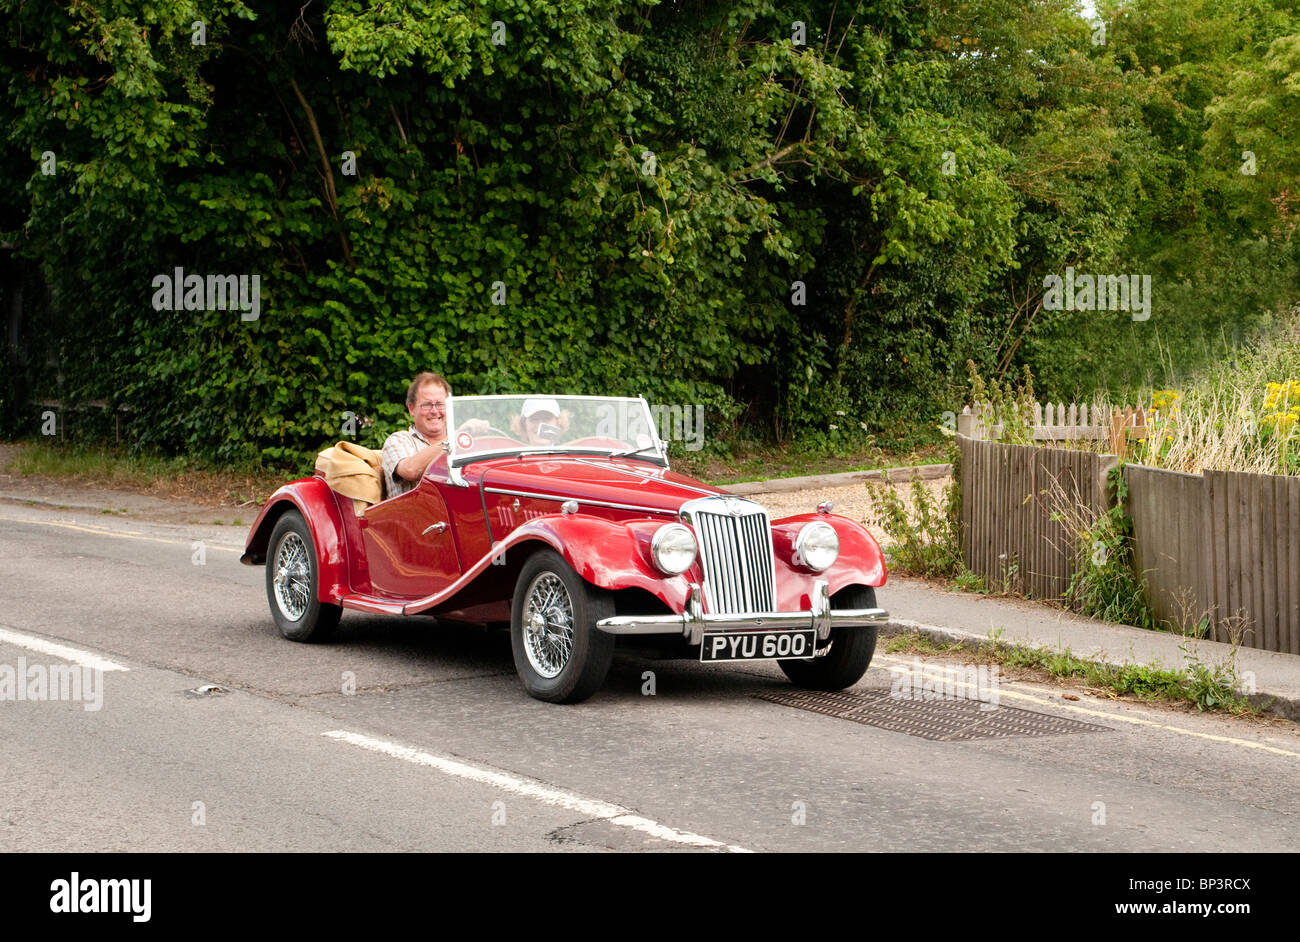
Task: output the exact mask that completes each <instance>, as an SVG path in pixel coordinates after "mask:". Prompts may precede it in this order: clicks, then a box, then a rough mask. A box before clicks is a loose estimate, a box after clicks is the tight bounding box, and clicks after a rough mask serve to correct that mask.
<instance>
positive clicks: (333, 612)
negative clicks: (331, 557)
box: [266, 510, 343, 641]
mask: <svg viewBox="0 0 1300 942" xmlns="http://www.w3.org/2000/svg"><path fill="white" fill-rule="evenodd" d="M268 545H269V548H270V553H269V554H268V556H267V560H266V598H267V601H268V602H270V605H271V617H272V618H273V619H274V620H275V624H276V627H277V628H279V629H280V634H282V635H283V636H284V637H286V638H288V639H289V640H290V641H323V640H324V639H325V638H327V637H329V635H330V634H331V633H332V632H333V631H334V628H335V626H337V625H338V623H339V616H340V615H342V613H343V609H342V608H340V607H339V606H338V605H336V604H332V603H330V602H327V601H321V599H320V598H318V595H319V592H318V591H317V590H318V581H319V569H318V564H317V561H316V544H315V542H314V541H313V539H312V535H311V529H310V528H309V527H308V526H307V521H306V520H304V519H303V516H302V514H300V513H299V512H298V511H297V510H288V511H285V513H284V514H282V515H281V516H280V519H279V520H277V521H276V523H275V528H274V529H273V530H272V531H271V539H270V542H269V544H268Z"/></svg>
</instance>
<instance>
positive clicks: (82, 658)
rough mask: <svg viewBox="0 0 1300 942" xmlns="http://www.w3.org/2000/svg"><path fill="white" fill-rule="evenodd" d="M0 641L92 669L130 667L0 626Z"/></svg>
mask: <svg viewBox="0 0 1300 942" xmlns="http://www.w3.org/2000/svg"><path fill="white" fill-rule="evenodd" d="M0 642H5V643H8V644H16V645H17V646H18V647H20V648H26V649H27V650H29V651H36V652H39V653H40V654H48V655H50V656H51V657H57V658H62V659H63V660H65V661H71V662H72V663H73V664H80V665H81V666H82V667H89V668H91V669H92V670H98V671H129V670H130V669H131V668H129V667H123V666H122V665H121V664H117V663H115V662H113V661H110V660H108V659H107V658H103V657H100V656H99V655H98V654H92V653H90V652H89V651H82V650H80V649H78V648H70V647H68V646H67V645H66V644H56V643H55V642H53V641H46V640H45V639H44V638H37V637H34V636H32V635H25V634H22V633H21V632H18V631H14V630H13V629H11V628H3V627H0Z"/></svg>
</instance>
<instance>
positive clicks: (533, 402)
mask: <svg viewBox="0 0 1300 942" xmlns="http://www.w3.org/2000/svg"><path fill="white" fill-rule="evenodd" d="M538 412H549V413H551V415H554V416H558V415H559V414H560V404H559V403H558V402H556V401H555V400H554V399H525V400H524V407H523V409H521V410H520V414H521V415H523V417H524V418H525V419H527V418H531V417H532V416H534V415H536V414H537V413H538Z"/></svg>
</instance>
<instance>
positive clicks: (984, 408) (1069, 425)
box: [957, 402, 1149, 456]
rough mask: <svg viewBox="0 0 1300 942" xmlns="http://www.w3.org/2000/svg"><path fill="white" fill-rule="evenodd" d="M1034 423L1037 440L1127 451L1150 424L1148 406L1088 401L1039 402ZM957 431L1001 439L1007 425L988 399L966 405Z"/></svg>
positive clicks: (1014, 407)
mask: <svg viewBox="0 0 1300 942" xmlns="http://www.w3.org/2000/svg"><path fill="white" fill-rule="evenodd" d="M1019 411H1020V408H1019V405H1017V404H1013V405H1012V406H1011V412H1012V416H1013V419H1014V420H1016V421H1018V420H1019ZM1033 412H1034V414H1033V426H1032V431H1031V434H1030V438H1031V440H1032V441H1036V442H1063V441H1105V442H1107V443H1108V444H1109V446H1110V451H1111V452H1112V453H1114V454H1117V455H1121V456H1122V455H1124V454H1126V453H1127V451H1128V442H1129V441H1130V440H1132V439H1143V438H1146V436H1147V431H1148V428H1149V424H1148V421H1147V420H1148V418H1149V416H1148V414H1147V410H1146V409H1145V408H1144V407H1142V406H1138V407H1137V408H1136V409H1135V408H1134V407H1132V406H1128V407H1127V408H1124V409H1120V408H1119V407H1117V406H1115V407H1111V408H1110V409H1106V408H1100V407H1089V406H1088V404H1087V403H1083V404H1080V403H1074V402H1072V403H1070V405H1069V406H1068V407H1067V406H1066V405H1065V404H1064V403H1060V402H1058V403H1056V404H1052V403H1050V402H1049V403H1046V404H1044V403H1041V402H1035V403H1034V409H1033ZM957 431H958V432H960V433H961V434H963V435H965V436H966V437H968V438H974V439H981V440H997V439H1000V438H1002V436H1003V432H1004V431H1005V429H1004V427H1003V426H1002V424H1000V423H995V422H994V416H993V410H992V407H991V406H989V405H988V403H977V404H976V405H974V406H965V407H964V408H963V409H962V410H961V415H960V416H959V417H958V419H957Z"/></svg>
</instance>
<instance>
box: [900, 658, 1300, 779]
mask: <svg viewBox="0 0 1300 942" xmlns="http://www.w3.org/2000/svg"><path fill="white" fill-rule="evenodd" d="M876 660H877V661H890V662H894V663H896V664H898V665H899V666H900V667H902V668H907V669H911V666H912V664H911V662H910V661H906V660H904V659H903V658H901V657H897V656H894V655H889V654H882V655H878V656H877V657H876ZM922 663H924V664H926V665H927V666H930V667H936V668H939V669H940V670H943V671H946V672H950V673H960V668H955V667H946V666H944V665H941V664H933V663H932V662H925V661H923V662H922ZM890 669H891V670H894V669H895V668H890ZM945 683H946V682H945ZM953 683H954V686H958V687H970V686H971V685H970V684H967V683H964V682H963V681H960V680H956V679H954V682H953ZM1021 683H1023V681H1022V682H1021ZM971 689H972V690H974V689H975V688H973V687H972V688H971ZM1031 689H1033V688H1031ZM1038 689H1043V688H1038ZM1043 692H1044V693H1046V694H1048V696H1047V697H1036V696H1033V695H1031V694H1027V693H1019V692H1017V691H1014V690H1007V689H1006V688H1005V686H1002V685H999V686H998V698H999V699H1001V698H1002V697H1010V698H1011V699H1013V700H1028V701H1030V702H1032V703H1038V704H1041V705H1043V706H1051V707H1055V708H1056V709H1058V710H1069V711H1070V712H1072V713H1083V714H1085V715H1087V716H1099V717H1101V718H1103V719H1107V720H1116V721H1117V722H1120V723H1131V724H1132V725H1134V726H1151V727H1154V728H1155V729H1164V730H1168V731H1169V732H1171V733H1178V734H1179V735H1180V736H1195V737H1196V738H1197V739H1209V740H1212V741H1214V742H1226V743H1228V744H1229V745H1232V746H1242V747H1244V748H1247V749H1263V750H1264V751H1265V752H1272V753H1276V754H1277V755H1280V756H1291V757H1292V758H1300V752H1293V751H1292V750H1290V749H1281V748H1279V747H1277V746H1270V745H1268V744H1267V743H1263V742H1255V741H1254V740H1250V739H1237V738H1236V737H1233V736H1217V735H1215V734H1214V733H1202V732H1198V731H1196V730H1194V729H1184V728H1182V727H1181V726H1171V725H1169V724H1168V723H1157V722H1155V721H1154V720H1144V719H1139V718H1138V717H1136V716H1124V715H1123V714H1120V713H1108V712H1106V711H1105V710H1090V709H1088V708H1087V707H1079V706H1074V705H1073V704H1069V703H1061V702H1059V700H1058V698H1057V697H1056V695H1055V694H1054V693H1052V692H1051V691H1050V690H1046V689H1043Z"/></svg>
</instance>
